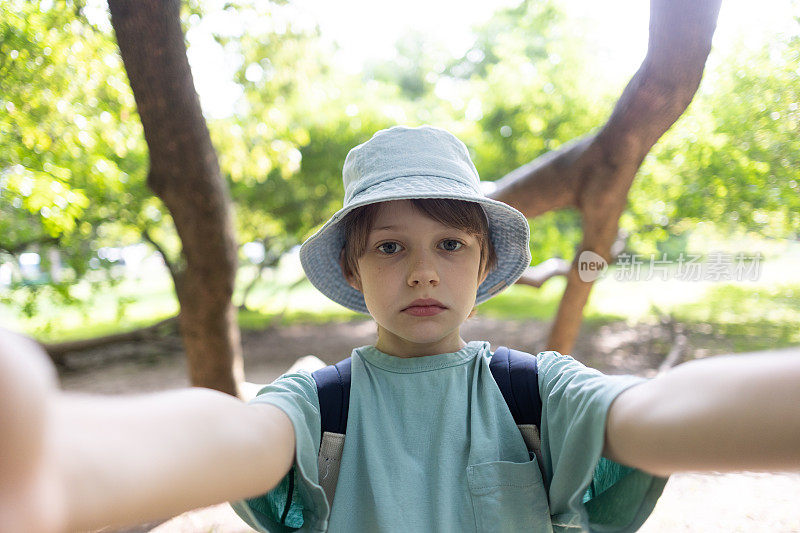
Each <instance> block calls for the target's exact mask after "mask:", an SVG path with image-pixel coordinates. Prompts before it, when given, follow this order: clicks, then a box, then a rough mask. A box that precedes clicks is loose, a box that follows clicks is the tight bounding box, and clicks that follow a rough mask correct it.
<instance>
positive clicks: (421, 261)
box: [407, 253, 439, 287]
mask: <svg viewBox="0 0 800 533" xmlns="http://www.w3.org/2000/svg"><path fill="white" fill-rule="evenodd" d="M407 281H408V285H409V286H411V287H414V286H417V285H426V284H429V285H438V284H439V272H438V271H437V269H436V265H435V263H434V261H433V260H432V259H431V258H430V257H428V256H427V255H426V254H424V253H420V254H418V255H416V256H415V257H412V258H411V267H410V268H409V271H408V280H407Z"/></svg>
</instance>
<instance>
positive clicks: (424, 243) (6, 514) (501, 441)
mask: <svg viewBox="0 0 800 533" xmlns="http://www.w3.org/2000/svg"><path fill="white" fill-rule="evenodd" d="M344 179H345V202H344V207H343V209H342V210H340V211H339V212H337V213H336V214H335V215H334V216H333V217H332V218H331V220H330V221H329V222H328V223H326V224H325V226H323V228H322V229H321V230H320V231H319V232H317V233H316V234H315V235H314V236H312V237H311V238H310V239H309V240H308V241H306V243H304V245H303V247H302V249H301V261H302V263H303V268H304V270H305V271H306V274H307V275H308V277H309V279H310V280H311V281H312V283H313V284H314V285H315V286H316V287H317V288H318V289H320V290H321V291H322V292H323V293H324V294H326V295H327V296H328V297H330V298H332V299H333V300H334V301H337V302H339V303H341V304H342V305H345V306H347V307H349V308H351V309H356V310H359V311H361V312H368V313H370V314H371V315H372V316H373V318H374V319H375V320H376V322H377V323H378V339H377V342H376V343H375V345H374V346H364V347H361V348H356V349H355V350H354V351H353V354H352V382H351V392H350V399H349V416H348V425H347V439H346V440H345V442H344V447H343V453H342V458H341V468H340V475H339V481H338V484H336V498H335V500H334V501H333V505H331V502H329V501H328V499H327V497H326V495H325V492H324V491H323V489H322V488H321V486H320V485H319V482H320V480H321V479H323V478H324V477H325V476H326V475H327V472H321V471H318V468H317V453H318V451H319V446H320V408H321V407H324V406H320V403H319V400H318V398H317V394H316V387H315V383H314V379H313V378H312V376H310V375H309V374H308V373H307V372H299V373H296V374H290V375H285V376H282V377H281V378H279V379H278V380H277V381H275V382H274V383H273V384H271V385H268V386H267V387H265V388H264V389H263V390H262V391H261V394H259V396H257V397H256V398H255V399H254V400H253V401H252V402H251V403H250V404H248V405H244V404H242V403H241V402H238V401H237V400H235V399H233V398H230V397H227V396H225V395H223V394H221V393H216V392H214V391H210V390H206V389H187V390H183V391H174V392H168V393H162V394H156V395H144V396H139V397H129V398H115V399H102V400H100V399H97V398H95V397H90V396H79V395H66V394H64V395H58V394H57V393H55V392H54V388H55V387H54V386H53V378H52V369H51V368H49V369H42V368H37V367H36V366H35V365H36V364H39V363H40V362H41V361H40V360H39V359H32V358H35V357H39V358H41V354H37V352H36V350H35V349H34V348H32V347H31V346H25V344H24V341H22V340H19V339H17V338H14V337H11V336H7V339H6V340H5V341H4V343H3V344H2V345H0V390H2V391H3V397H4V405H3V411H2V413H3V418H0V431H2V434H3V436H4V438H3V443H2V444H1V445H0V446H2V447H3V448H2V452H3V453H2V454H0V466H2V470H0V471H1V472H2V476H0V531H63V530H69V531H71V530H75V529H81V528H89V527H99V526H101V525H104V524H107V523H109V524H112V525H122V524H129V523H136V522H141V521H143V520H146V519H149V518H156V517H164V516H170V515H174V514H177V513H179V512H181V511H183V510H187V509H191V508H195V507H199V506H203V505H207V504H211V503H215V502H219V501H225V500H231V501H235V503H234V504H233V505H234V508H235V509H236V510H237V512H238V513H239V514H240V516H242V517H243V518H244V519H245V520H247V521H248V522H249V523H250V524H251V525H253V526H255V527H257V528H259V529H262V530H275V531H281V530H289V528H293V527H302V528H303V529H304V530H308V531H324V530H326V529H330V530H334V531H349V530H370V531H372V530H384V531H393V530H402V531H431V530H434V531H518V530H520V531H521V530H524V531H551V530H558V531H566V530H590V529H592V530H599V531H625V530H631V529H635V528H637V527H638V526H639V525H640V524H641V523H642V522H643V521H644V519H645V518H646V516H647V515H648V514H649V512H650V510H651V509H652V506H653V505H654V503H655V500H656V498H657V497H658V495H659V494H660V492H661V490H662V488H663V485H664V482H665V479H664V476H667V475H669V474H670V473H671V472H676V471H681V470H741V469H756V470H777V469H798V468H800V446H798V443H800V387H798V386H797V385H798V383H800V361H798V360H797V358H794V357H785V356H772V357H767V356H759V357H745V356H742V357H728V358H725V357H720V358H711V359H709V360H703V361H698V362H692V363H688V364H685V365H680V366H679V367H677V368H676V369H674V370H673V371H671V372H669V373H668V374H667V375H665V376H663V377H659V378H657V379H654V380H649V381H648V380H643V379H640V378H635V377H630V376H603V375H602V374H600V373H599V372H596V371H593V370H590V369H586V368H585V367H583V366H582V365H580V364H579V363H577V362H576V361H574V360H573V359H572V358H570V357H569V356H563V355H560V354H558V353H556V352H543V353H541V354H539V355H538V372H539V378H538V387H539V392H540V396H541V399H542V420H541V456H540V457H536V458H534V459H531V458H530V457H529V456H528V453H527V450H526V448H525V444H524V443H523V440H522V437H521V436H520V433H519V432H518V430H517V428H516V427H515V426H514V421H513V419H512V418H511V416H510V413H509V412H508V408H507V406H506V404H505V401H504V400H503V397H502V396H501V395H500V393H499V389H498V387H497V385H496V384H495V383H494V381H493V378H492V376H491V375H490V373H489V371H488V362H489V361H490V360H491V357H492V353H491V351H490V350H489V345H488V343H485V342H479V341H473V342H470V343H466V342H465V341H464V340H463V339H462V338H461V337H460V333H459V331H460V326H461V324H462V323H463V322H464V320H465V319H466V318H467V317H468V316H469V315H470V314H471V312H472V309H473V307H474V305H476V304H478V303H480V302H482V301H485V300H487V299H488V298H491V297H492V296H494V295H495V294H497V293H498V292H500V291H502V290H503V289H504V288H505V287H507V286H508V285H510V284H512V283H513V282H514V281H515V280H516V279H517V278H518V277H519V276H520V275H521V273H522V271H523V270H524V268H525V267H526V266H527V265H528V263H529V261H530V255H529V252H528V249H527V246H528V226H527V222H526V221H525V219H524V217H523V216H522V215H521V214H520V213H519V212H517V211H515V210H513V209H512V208H510V207H509V206H507V205H505V204H502V203H500V202H495V201H492V200H490V199H487V198H485V197H484V196H483V195H482V194H481V192H480V189H479V182H478V177H477V172H476V171H475V168H474V166H473V165H472V162H471V161H470V160H469V156H468V153H467V151H466V148H465V147H464V145H463V144H462V143H461V142H460V141H458V139H456V138H455V137H453V136H452V135H450V134H449V133H447V132H445V131H443V130H439V129H436V128H431V127H421V128H402V127H397V128H391V129H389V130H384V131H382V132H378V133H377V134H375V136H374V137H373V138H372V139H370V141H368V142H367V143H364V144H362V145H360V146H358V147H356V148H354V149H353V150H352V151H351V152H350V154H348V157H347V160H346V162H345V167H344ZM363 206H371V207H366V208H364V209H359V208H361V207H363ZM351 213H352V214H351ZM21 354H23V355H25V358H23V357H20V355H21ZM601 457H605V458H607V459H610V460H612V461H616V462H617V463H619V464H622V465H628V466H630V467H633V468H634V470H630V469H619V470H618V473H619V474H620V475H618V476H613V478H612V479H606V480H603V482H602V484H603V485H604V490H603V494H602V495H601V496H603V495H604V497H602V498H600V497H598V498H593V497H592V495H588V494H587V488H588V487H589V486H590V484H592V483H593V479H592V476H593V473H594V470H595V466H596V465H597V463H598V461H599V460H600V458H601ZM595 481H597V480H595ZM286 494H294V495H296V499H294V498H293V503H292V504H291V506H285V505H284V506H283V507H282V506H281V504H282V503H284V502H285V498H283V499H282V498H281V496H285V495H286Z"/></svg>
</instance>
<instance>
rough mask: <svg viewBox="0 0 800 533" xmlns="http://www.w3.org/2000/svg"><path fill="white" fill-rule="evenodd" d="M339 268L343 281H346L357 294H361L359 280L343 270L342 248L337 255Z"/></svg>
mask: <svg viewBox="0 0 800 533" xmlns="http://www.w3.org/2000/svg"><path fill="white" fill-rule="evenodd" d="M339 268H341V269H342V274H343V275H344V279H346V280H347V284H348V285H350V286H351V287H353V288H354V289H355V290H357V291H358V292H362V290H361V280H360V279H359V278H358V276H357V275H355V274H352V273H348V271H347V269H346V268H345V264H344V248H342V251H341V252H340V253H339Z"/></svg>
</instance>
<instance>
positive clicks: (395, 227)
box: [370, 226, 403, 231]
mask: <svg viewBox="0 0 800 533" xmlns="http://www.w3.org/2000/svg"><path fill="white" fill-rule="evenodd" d="M402 227H403V226H381V227H380V228H372V229H371V230H370V231H380V230H382V229H398V228H402Z"/></svg>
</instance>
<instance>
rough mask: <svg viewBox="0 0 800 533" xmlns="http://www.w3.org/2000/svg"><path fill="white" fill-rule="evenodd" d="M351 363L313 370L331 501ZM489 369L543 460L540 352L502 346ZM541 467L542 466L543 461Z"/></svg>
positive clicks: (324, 479) (533, 453)
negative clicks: (537, 360)
mask: <svg viewBox="0 0 800 533" xmlns="http://www.w3.org/2000/svg"><path fill="white" fill-rule="evenodd" d="M351 363H352V361H351V358H350V357H348V358H347V359H344V360H343V361H339V362H338V363H336V364H335V365H330V366H326V367H325V368H321V369H319V370H317V371H315V372H313V373H312V374H311V376H312V377H313V378H314V381H315V382H316V384H317V395H318V397H319V407H320V417H321V419H322V435H321V437H322V438H321V440H320V447H319V456H318V459H317V464H318V467H319V477H320V480H319V482H320V485H321V486H322V489H323V490H324V491H325V496H326V497H327V498H328V501H329V502H331V504H333V496H334V492H335V491H336V482H337V481H338V479H339V466H340V464H341V459H342V451H343V450H344V439H345V431H346V430H347V413H348V410H349V404H350V366H351ZM489 370H490V371H491V373H492V377H494V380H495V382H497V386H498V387H499V388H500V392H501V393H502V394H503V398H504V399H505V401H506V404H507V405H508V408H509V410H510V411H511V415H512V416H513V417H514V422H515V423H516V424H517V428H519V431H520V433H521V434H522V438H523V440H524V441H525V446H526V447H527V448H528V455H529V457H530V459H531V460H532V459H533V458H534V457H535V458H536V459H537V461H540V460H541V459H540V456H541V454H540V453H539V448H540V445H541V442H540V439H539V426H540V425H541V420H542V401H541V398H540V397H539V380H538V369H537V367H536V356H535V355H531V354H529V353H526V352H520V351H517V350H512V349H509V348H506V347H505V346H501V347H499V348H498V349H497V351H495V353H494V355H493V356H492V358H491V360H490V362H489ZM539 470H542V468H541V464H539ZM290 494H291V490H290ZM290 503H291V500H290V501H287V502H286V504H287V505H286V510H287V511H288V508H289V505H290ZM285 514H286V513H285V512H284V515H285Z"/></svg>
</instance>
